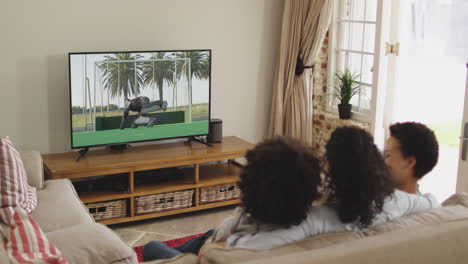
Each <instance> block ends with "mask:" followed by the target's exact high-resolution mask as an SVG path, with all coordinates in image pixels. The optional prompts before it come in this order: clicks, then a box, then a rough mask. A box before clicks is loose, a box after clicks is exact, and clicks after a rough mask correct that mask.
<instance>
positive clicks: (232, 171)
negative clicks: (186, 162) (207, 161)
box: [198, 163, 242, 187]
mask: <svg viewBox="0 0 468 264" xmlns="http://www.w3.org/2000/svg"><path fill="white" fill-rule="evenodd" d="M241 172H242V168H240V167H239V166H237V165H234V164H232V163H222V164H215V165H206V166H200V182H199V184H198V187H205V186H211V185H218V184H223V183H231V182H237V181H238V180H239V175H240V173H241Z"/></svg>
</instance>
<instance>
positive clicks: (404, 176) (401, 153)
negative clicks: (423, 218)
mask: <svg viewBox="0 0 468 264" xmlns="http://www.w3.org/2000/svg"><path fill="white" fill-rule="evenodd" d="M384 156H385V162H386V164H387V166H388V168H389V170H390V173H391V175H392V179H393V181H394V182H395V184H396V186H397V187H400V186H404V185H405V184H407V183H408V182H417V181H418V180H419V179H421V178H422V177H423V176H424V175H426V174H427V173H428V172H430V171H431V170H432V169H433V168H434V167H435V165H436V164H437V160H438V157H439V145H438V143H437V139H436V136H435V135H434V132H433V131H432V130H431V129H429V128H428V127H427V126H425V125H423V124H421V123H415V122H405V123H396V124H393V125H391V126H390V137H389V138H388V139H387V141H386V142H385V149H384Z"/></svg>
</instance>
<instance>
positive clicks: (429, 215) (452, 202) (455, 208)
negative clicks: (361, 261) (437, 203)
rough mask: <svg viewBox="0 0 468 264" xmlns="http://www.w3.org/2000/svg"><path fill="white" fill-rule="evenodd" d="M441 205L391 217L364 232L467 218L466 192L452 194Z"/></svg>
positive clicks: (384, 230) (467, 196)
mask: <svg viewBox="0 0 468 264" xmlns="http://www.w3.org/2000/svg"><path fill="white" fill-rule="evenodd" d="M443 205H444V207H439V208H436V209H432V210H430V211H424V212H417V213H414V214H411V215H406V216H403V217H399V218H396V219H393V220H392V221H389V222H387V223H384V224H380V225H376V226H371V227H369V228H368V229H367V230H365V231H364V232H365V234H366V235H375V234H380V233H384V232H392V231H395V230H400V229H405V228H414V227H416V226H421V225H427V224H440V223H445V222H450V221H455V220H461V219H468V208H467V207H468V194H466V193H458V194H454V195H452V196H451V197H450V198H449V199H447V200H446V201H445V202H444V203H443Z"/></svg>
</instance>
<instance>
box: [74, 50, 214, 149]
mask: <svg viewBox="0 0 468 264" xmlns="http://www.w3.org/2000/svg"><path fill="white" fill-rule="evenodd" d="M68 59H69V72H70V125H71V147H72V148H73V149H76V148H88V147H94V146H100V145H116V144H125V143H132V142H142V141H150V140H158V139H170V138H179V137H191V136H203V135H207V134H208V130H209V120H210V88H211V82H210V77H211V50H165V51H131V52H86V53H85V52H81V53H69V58H68Z"/></svg>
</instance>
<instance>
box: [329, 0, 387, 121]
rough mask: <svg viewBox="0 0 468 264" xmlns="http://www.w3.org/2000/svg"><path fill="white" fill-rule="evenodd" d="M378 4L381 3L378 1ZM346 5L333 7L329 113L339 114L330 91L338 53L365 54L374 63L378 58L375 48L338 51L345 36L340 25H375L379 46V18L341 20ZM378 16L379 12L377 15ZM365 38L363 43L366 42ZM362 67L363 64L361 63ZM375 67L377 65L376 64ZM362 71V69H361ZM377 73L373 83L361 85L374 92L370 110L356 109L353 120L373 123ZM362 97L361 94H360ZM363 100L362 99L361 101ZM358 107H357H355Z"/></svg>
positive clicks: (336, 3)
mask: <svg viewBox="0 0 468 264" xmlns="http://www.w3.org/2000/svg"><path fill="white" fill-rule="evenodd" d="M378 2H380V1H379V0H378ZM345 4H346V1H334V7H333V15H332V22H331V25H330V29H329V35H328V43H329V46H328V70H327V71H328V72H327V92H326V108H325V110H326V111H327V112H332V113H338V107H337V105H335V104H334V103H332V102H331V97H330V91H331V90H332V89H333V87H332V82H333V80H334V75H335V72H336V69H337V60H338V52H340V50H341V51H350V52H352V53H356V54H363V55H371V56H372V61H374V62H375V61H376V60H375V59H376V56H378V54H377V52H376V48H375V47H373V52H369V51H364V50H362V51H354V50H349V49H338V43H339V41H340V40H341V36H343V35H344V33H343V30H342V27H341V26H340V23H343V22H345V23H361V24H362V25H366V24H373V25H375V36H374V46H375V45H376V44H377V43H376V40H377V39H376V38H377V36H378V32H377V28H378V27H379V25H378V24H379V22H378V20H379V18H378V17H376V21H375V22H374V21H366V20H355V19H341V17H340V14H341V11H342V10H341V8H342V6H343V5H345ZM376 15H378V12H377V14H376ZM364 30H365V29H363V34H365V31H364ZM364 39H365V38H363V42H364ZM361 67H362V63H361ZM374 67H375V64H374ZM361 70H362V69H361ZM374 73H375V71H374V72H373V74H372V75H373V79H372V83H371V84H368V83H361V85H365V86H367V87H369V88H370V90H371V91H372V93H371V96H370V98H369V99H370V101H369V109H367V108H366V109H365V110H364V111H356V110H354V109H352V110H351V112H352V117H351V119H352V120H357V121H361V122H366V123H371V122H372V119H373V118H372V109H373V107H372V105H373V103H374V101H375V100H376V97H375V93H374V86H375V79H374V77H375V74H374ZM359 96H361V94H359ZM359 100H361V99H359ZM353 107H356V106H353Z"/></svg>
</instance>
